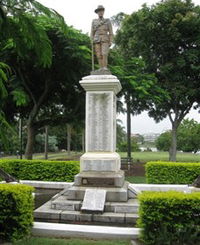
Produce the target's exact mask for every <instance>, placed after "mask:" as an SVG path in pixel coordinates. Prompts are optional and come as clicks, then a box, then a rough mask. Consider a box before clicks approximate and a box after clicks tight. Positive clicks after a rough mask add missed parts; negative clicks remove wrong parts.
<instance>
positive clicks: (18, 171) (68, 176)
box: [0, 159, 79, 181]
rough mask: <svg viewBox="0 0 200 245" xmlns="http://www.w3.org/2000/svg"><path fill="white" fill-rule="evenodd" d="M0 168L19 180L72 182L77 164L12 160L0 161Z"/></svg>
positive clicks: (76, 171) (75, 162)
mask: <svg viewBox="0 0 200 245" xmlns="http://www.w3.org/2000/svg"><path fill="white" fill-rule="evenodd" d="M0 168H3V169H4V170H5V171H6V172H8V173H9V174H11V175H13V176H14V177H16V178H17V179H20V180H23V179H26V180H43V181H73V180H74V175H76V174H77V173H78V172H79V162H77V161H66V162H65V161H46V160H13V159H12V160H0Z"/></svg>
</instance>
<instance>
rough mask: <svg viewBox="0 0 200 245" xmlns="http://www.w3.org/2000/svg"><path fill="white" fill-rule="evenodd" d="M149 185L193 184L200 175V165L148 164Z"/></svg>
mask: <svg viewBox="0 0 200 245" xmlns="http://www.w3.org/2000/svg"><path fill="white" fill-rule="evenodd" d="M145 168H146V177H147V183H153V184H191V183H192V182H193V181H194V180H195V179H196V178H197V177H198V176H199V175H200V163H180V162H148V163H147V164H146V166H145Z"/></svg>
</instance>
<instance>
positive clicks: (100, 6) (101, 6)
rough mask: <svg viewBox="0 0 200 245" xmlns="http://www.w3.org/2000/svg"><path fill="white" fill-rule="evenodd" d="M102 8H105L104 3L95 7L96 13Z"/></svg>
mask: <svg viewBox="0 0 200 245" xmlns="http://www.w3.org/2000/svg"><path fill="white" fill-rule="evenodd" d="M100 10H105V8H104V6H103V5H99V6H98V7H97V8H96V9H95V11H94V12H95V13H98V12H99V11H100Z"/></svg>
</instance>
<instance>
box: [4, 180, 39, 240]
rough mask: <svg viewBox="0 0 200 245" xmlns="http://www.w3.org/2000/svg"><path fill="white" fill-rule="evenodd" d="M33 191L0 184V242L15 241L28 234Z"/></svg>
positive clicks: (31, 214) (21, 186)
mask: <svg viewBox="0 0 200 245" xmlns="http://www.w3.org/2000/svg"><path fill="white" fill-rule="evenodd" d="M33 190H34V188H33V187H30V186H26V185H21V184H13V185H12V184H0V240H3V241H15V240H18V239H21V238H23V237H24V236H27V235H29V234H30V231H31V227H32V224H33V206H34V205H33V197H32V192H33Z"/></svg>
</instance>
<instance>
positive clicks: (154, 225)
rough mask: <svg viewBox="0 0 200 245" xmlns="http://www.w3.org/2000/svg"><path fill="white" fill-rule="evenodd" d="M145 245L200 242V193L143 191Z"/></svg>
mask: <svg viewBox="0 0 200 245" xmlns="http://www.w3.org/2000/svg"><path fill="white" fill-rule="evenodd" d="M139 201H140V208H139V220H138V225H139V227H141V228H142V234H141V238H142V240H143V241H144V244H145V245H161V244H162V245H197V244H199V243H200V205H199V203H200V193H193V194H190V193H187V194H185V193H180V192H175V191H174V192H172V191H170V192H144V193H142V194H141V195H140V196H139Z"/></svg>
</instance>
